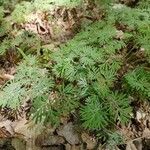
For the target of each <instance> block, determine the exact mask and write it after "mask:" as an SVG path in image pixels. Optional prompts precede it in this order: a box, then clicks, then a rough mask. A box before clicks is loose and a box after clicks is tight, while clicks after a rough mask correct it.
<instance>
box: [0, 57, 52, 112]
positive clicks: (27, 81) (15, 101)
mask: <svg viewBox="0 0 150 150" xmlns="http://www.w3.org/2000/svg"><path fill="white" fill-rule="evenodd" d="M52 85H53V83H52V81H51V79H50V78H49V77H48V76H47V72H46V70H44V69H40V68H39V67H38V66H37V64H36V59H35V57H28V58H27V60H26V61H25V62H23V63H21V64H20V65H19V66H18V68H17V73H16V75H15V78H14V79H13V80H12V81H10V83H8V84H7V85H6V86H5V87H4V88H3V90H2V92H1V94H0V98H1V101H0V105H2V106H8V107H11V108H13V109H17V108H18V107H19V106H20V105H21V104H23V102H24V101H26V99H31V100H34V99H35V98H37V97H39V96H41V95H43V94H48V92H49V89H50V88H51V87H52Z"/></svg>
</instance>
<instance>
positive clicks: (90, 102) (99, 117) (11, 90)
mask: <svg viewBox="0 0 150 150" xmlns="http://www.w3.org/2000/svg"><path fill="white" fill-rule="evenodd" d="M97 1H99V0H97ZM143 1H144V0H143ZM101 2H102V3H103V1H101ZM144 2H145V1H144ZM146 2H147V1H146ZM146 2H145V3H146ZM54 3H57V4H56V5H66V3H68V4H69V5H67V7H68V6H71V7H74V6H76V5H77V4H79V3H80V1H78V0H77V1H69V0H66V1H54V0H53V1H52V0H46V1H41V0H34V1H32V2H21V3H20V4H18V5H16V8H15V10H14V11H13V13H12V15H11V17H12V18H13V19H14V22H17V23H21V22H23V21H24V20H25V15H27V14H29V13H30V12H32V11H33V9H35V10H36V9H38V8H41V9H42V10H45V9H47V8H49V6H50V5H54ZM109 5H110V4H109ZM107 9H108V7H107ZM106 11H107V13H106V14H105V16H106V17H105V18H104V19H103V20H101V21H99V22H95V23H93V24H92V25H90V26H88V27H86V28H85V29H83V30H82V31H81V32H80V33H78V34H77V35H76V36H75V37H74V38H73V39H72V40H70V41H68V43H66V44H64V45H62V46H61V47H60V49H59V50H58V51H56V52H51V53H52V54H51V57H50V58H51V60H50V61H51V62H52V65H51V66H50V70H47V69H41V68H40V67H39V62H38V61H37V59H38V58H37V56H35V57H33V56H25V60H24V61H23V62H22V63H20V64H19V66H18V67H17V71H16V74H15V78H14V79H13V80H11V81H9V82H8V83H7V84H6V85H5V86H4V87H3V88H2V91H1V93H0V99H1V101H0V105H1V106H2V107H5V106H7V107H11V108H13V109H17V108H19V107H20V105H21V104H23V103H24V101H25V100H26V99H30V100H31V102H32V109H31V112H30V113H31V118H32V119H34V120H35V122H43V123H44V124H46V123H49V122H50V123H51V124H53V125H58V124H59V123H60V118H61V117H62V116H67V115H68V114H70V113H74V112H75V111H77V112H79V114H80V118H79V119H80V120H81V122H82V124H83V127H85V128H87V129H91V130H99V129H106V128H107V129H111V128H112V127H113V125H114V124H115V123H116V122H118V121H119V122H121V123H123V124H124V123H126V122H127V121H128V120H129V118H130V117H131V116H130V114H131V112H132V109H131V106H130V98H129V97H130V96H133V94H132V92H134V93H135V92H136V94H137V95H138V96H139V95H145V96H146V97H148V98H149V97H150V85H149V83H150V73H149V68H148V67H147V68H148V69H147V70H146V69H145V68H146V67H145V68H144V67H143V66H149V62H150V47H149V41H150V38H149V37H150V28H149V25H150V15H149V12H150V9H149V8H147V7H146V6H145V5H142V4H141V3H139V4H138V5H137V7H135V8H132V9H131V8H129V7H126V6H123V5H122V6H121V8H117V9H116V8H113V7H112V6H111V8H110V9H108V10H106ZM3 16H4V14H3V8H0V26H1V27H2V29H3V28H5V26H4V25H3V24H4V23H3V19H4V20H5V18H3ZM5 21H6V20H5ZM120 27H121V29H122V30H123V32H124V35H123V38H117V33H118V30H120ZM5 29H6V31H5V30H3V31H5V32H2V31H1V30H0V36H4V35H7V33H8V28H5ZM131 40H133V41H134V42H133V44H135V45H136V46H137V49H138V50H139V49H142V50H143V53H144V55H145V59H146V61H145V62H144V63H145V64H144V65H143V64H142V65H141V64H138V65H139V66H140V65H141V67H137V66H133V67H135V69H133V71H129V72H128V73H127V74H126V75H125V76H124V81H125V82H124V81H122V82H121V83H119V84H121V87H122V89H119V90H116V89H115V88H116V87H117V85H115V83H116V82H117V77H118V76H117V75H118V70H120V69H121V68H122V65H123V61H124V56H123V55H122V53H121V52H122V51H121V50H124V49H127V48H128V42H130V41H131ZM39 41H40V39H37V38H36V37H34V35H33V36H30V35H29V33H21V34H20V35H18V36H16V38H14V37H12V36H11V35H9V36H8V35H7V36H6V38H5V37H4V39H3V40H2V41H1V43H0V54H4V53H5V52H6V51H7V50H9V49H10V48H18V47H19V49H20V50H22V51H23V52H25V53H26V54H27V52H28V50H29V51H30V53H31V50H32V51H34V53H35V51H36V50H39V49H40V45H41V43H40V42H39ZM135 45H133V47H134V46H135ZM129 51H130V49H129ZM133 53H134V52H133ZM40 65H41V64H40ZM127 71H128V70H127ZM122 83H123V84H125V85H127V86H126V87H127V88H125V87H124V86H122ZM117 88H118V87H117ZM129 90H130V91H132V92H130V93H128V91H129ZM112 106H113V107H112Z"/></svg>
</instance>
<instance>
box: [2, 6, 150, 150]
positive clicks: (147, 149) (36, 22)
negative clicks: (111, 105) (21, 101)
mask: <svg viewBox="0 0 150 150" xmlns="http://www.w3.org/2000/svg"><path fill="white" fill-rule="evenodd" d="M89 9H91V10H90V11H91V12H92V16H84V14H83V13H82V12H81V13H79V14H78V15H77V14H74V13H76V11H75V10H72V12H73V11H74V13H72V12H70V11H69V10H67V9H65V8H57V9H55V11H54V12H52V14H53V16H56V17H57V21H55V23H52V22H51V26H48V23H47V20H45V19H44V18H45V17H46V16H47V14H44V13H41V12H38V13H37V14H32V15H30V16H29V20H30V21H28V23H25V24H22V26H21V27H19V28H20V30H27V31H32V32H34V33H35V34H37V36H38V37H40V38H41V39H42V41H44V42H45V43H44V45H43V47H48V48H53V49H54V50H57V47H59V45H60V44H61V43H64V42H66V41H68V40H69V39H71V38H73V37H74V35H75V34H76V33H75V32H74V31H76V32H79V30H80V23H81V22H78V18H83V19H82V23H83V24H84V22H88V23H91V22H92V21H95V20H100V19H101V18H102V16H103V14H102V13H100V12H98V10H97V9H96V8H89ZM58 12H59V13H58ZM66 15H67V16H66ZM66 18H67V21H66V20H65V21H63V20H64V19H66ZM80 21H81V20H80ZM14 26H15V25H14ZM54 26H63V27H64V28H63V29H62V30H61V31H62V32H59V35H58V34H56V33H55V32H53V27H54ZM77 29H78V30H77ZM50 39H51V40H52V41H53V42H51V43H49V42H48V41H49V40H50ZM17 61H18V58H17V55H16V54H15V53H13V52H7V53H6V55H5V57H0V87H1V88H2V87H3V86H4V85H5V83H6V82H8V81H9V80H12V79H14V74H15V73H16V64H17V63H16V62H17ZM133 105H134V114H133V116H134V117H133V118H134V119H132V120H131V121H130V122H129V123H128V125H126V126H123V125H122V126H120V125H116V126H117V128H118V131H119V132H121V133H122V134H123V135H124V136H126V143H123V144H120V145H118V146H117V147H116V148H115V149H116V150H150V106H149V103H147V102H143V103H141V102H140V103H139V104H137V103H136V104H133ZM25 107H26V106H24V108H25ZM27 107H28V106H27ZM13 113H14V112H13V111H12V110H10V109H9V108H5V109H1V115H0V137H1V139H0V150H84V149H85V150H94V149H95V150H112V149H111V148H107V149H106V148H104V146H105V143H103V144H102V143H101V142H100V141H99V140H98V139H97V138H96V137H95V136H94V135H92V134H90V132H88V131H84V132H82V133H80V132H79V131H78V130H79V129H78V127H76V126H75V125H74V121H73V120H72V118H71V117H69V118H67V117H66V118H62V119H61V126H59V127H58V128H55V127H51V126H45V127H43V126H42V125H41V124H37V125H35V124H33V123H32V122H28V120H27V119H26V113H27V112H26V111H25V110H21V112H18V113H17V114H13ZM19 113H21V115H20V114H19ZM8 116H9V117H8ZM14 116H15V117H14ZM16 116H17V117H18V116H19V117H18V118H17V119H16ZM14 118H15V119H14ZM79 133H80V134H79Z"/></svg>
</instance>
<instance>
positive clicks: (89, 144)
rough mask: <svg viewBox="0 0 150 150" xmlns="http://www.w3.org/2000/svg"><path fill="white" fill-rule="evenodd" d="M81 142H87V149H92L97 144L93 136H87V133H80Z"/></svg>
mask: <svg viewBox="0 0 150 150" xmlns="http://www.w3.org/2000/svg"><path fill="white" fill-rule="evenodd" d="M81 137H82V140H83V142H85V143H86V144H87V149H89V150H91V149H94V148H95V147H96V145H97V141H96V139H95V138H93V137H91V136H89V135H88V134H87V133H82V135H81Z"/></svg>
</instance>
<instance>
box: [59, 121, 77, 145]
mask: <svg viewBox="0 0 150 150" xmlns="http://www.w3.org/2000/svg"><path fill="white" fill-rule="evenodd" d="M57 134H58V135H60V136H63V137H64V138H65V139H66V140H67V142H68V143H70V144H71V145H75V144H79V143H80V140H79V136H78V134H77V133H76V132H75V130H74V125H73V124H72V122H70V123H68V124H66V125H64V126H61V127H60V128H59V129H58V130H57Z"/></svg>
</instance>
